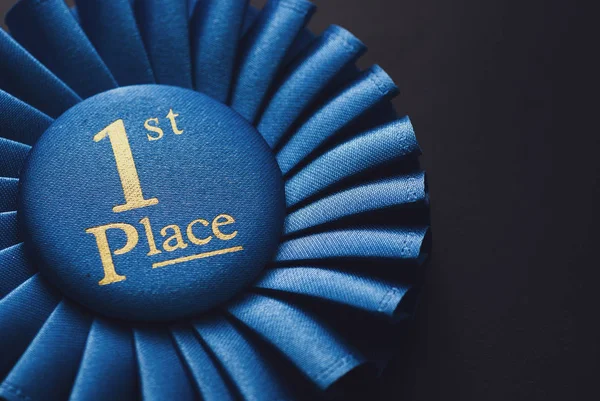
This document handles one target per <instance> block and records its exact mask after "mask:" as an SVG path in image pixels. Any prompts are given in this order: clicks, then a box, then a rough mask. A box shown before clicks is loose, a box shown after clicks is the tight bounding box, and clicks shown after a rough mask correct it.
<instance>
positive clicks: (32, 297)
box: [0, 274, 60, 380]
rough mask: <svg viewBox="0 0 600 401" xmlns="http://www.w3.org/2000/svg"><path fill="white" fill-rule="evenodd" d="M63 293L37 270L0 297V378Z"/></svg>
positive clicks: (20, 353) (19, 354) (24, 347)
mask: <svg viewBox="0 0 600 401" xmlns="http://www.w3.org/2000/svg"><path fill="white" fill-rule="evenodd" d="M59 301H60V297H59V296H58V295H57V294H56V292H55V290H54V289H53V288H52V287H50V286H49V285H48V284H46V282H45V281H43V280H42V279H41V278H40V277H39V275H38V274H36V275H35V276H33V277H31V278H30V279H29V280H27V281H26V282H24V283H23V284H21V285H20V286H19V287H17V288H16V289H15V290H14V291H12V292H11V293H10V294H8V295H7V296H6V297H5V298H3V299H1V300H0V354H1V355H2V358H0V380H1V379H3V378H4V377H5V376H6V374H7V373H8V372H9V371H10V369H11V368H12V367H13V366H14V364H15V363H16V362H17V361H18V360H19V357H20V356H21V355H22V354H23V351H25V349H26V348H27V346H28V345H29V343H30V342H31V340H32V339H33V338H34V337H35V335H36V334H37V333H38V332H39V330H40V328H41V327H42V325H43V324H44V322H45V321H46V319H47V318H48V316H49V315H50V313H52V311H53V310H54V308H55V307H56V305H57V304H58V302H59Z"/></svg>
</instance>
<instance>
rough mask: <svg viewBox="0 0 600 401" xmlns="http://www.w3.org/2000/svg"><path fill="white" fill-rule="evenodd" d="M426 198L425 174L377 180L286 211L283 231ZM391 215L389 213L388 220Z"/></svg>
mask: <svg viewBox="0 0 600 401" xmlns="http://www.w3.org/2000/svg"><path fill="white" fill-rule="evenodd" d="M426 199H427V194H426V191H425V174H424V173H418V174H416V175H409V176H403V177H395V178H390V179H384V180H379V181H376V182H371V183H367V184H362V185H359V186H357V187H353V188H350V189H347V190H345V191H342V192H338V193H335V194H333V195H330V196H328V197H326V198H323V199H320V200H318V201H316V202H313V203H311V204H309V205H307V206H305V207H303V208H302V209H298V210H296V211H294V212H292V213H290V214H288V215H287V217H286V219H285V228H284V232H285V234H286V235H290V234H294V233H297V232H299V231H302V230H306V229H309V228H313V227H316V226H319V225H323V224H330V223H335V222H337V221H339V220H342V219H347V218H348V217H351V216H355V215H359V214H362V213H367V212H373V211H376V210H383V209H387V208H391V207H394V206H407V205H411V204H413V205H414V204H416V203H418V202H422V203H423V202H425V201H426ZM393 217H394V216H393V213H392V214H391V215H390V218H389V221H390V222H391V221H392V220H393ZM344 221H346V220H344ZM346 225H347V226H352V225H353V224H352V222H348V223H347V224H346Z"/></svg>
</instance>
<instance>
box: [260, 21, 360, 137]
mask: <svg viewBox="0 0 600 401" xmlns="http://www.w3.org/2000/svg"><path fill="white" fill-rule="evenodd" d="M364 51H365V46H364V44H363V43H362V42H360V41H359V40H358V39H356V37H355V36H354V35H352V34H351V33H349V32H348V31H346V30H345V29H343V28H341V27H338V26H331V27H329V28H328V29H327V30H326V31H325V32H324V33H323V34H322V35H321V36H320V37H319V38H318V39H317V40H315V41H314V43H313V44H312V45H311V47H310V49H309V51H308V52H307V54H306V55H305V56H304V57H302V59H301V60H300V61H299V62H298V64H297V65H296V66H295V67H294V69H293V70H292V72H291V73H290V74H289V75H288V76H286V77H285V79H284V80H283V82H282V84H281V86H279V87H278V88H277V92H276V93H275V95H274V96H273V97H272V99H271V100H270V101H269V104H268V105H267V107H266V110H265V112H264V114H263V115H262V117H261V120H260V123H259V124H258V131H259V132H260V133H261V134H262V135H263V137H264V138H265V140H266V141H267V143H268V144H269V145H270V146H271V147H272V148H273V147H275V145H276V144H277V143H278V142H279V141H280V139H281V138H282V137H283V135H284V134H285V133H286V132H287V131H288V130H289V129H290V127H291V126H292V124H293V123H294V122H295V121H296V120H297V119H298V118H299V117H300V115H301V113H302V112H303V111H304V110H306V108H307V107H308V106H309V105H310V104H311V103H312V102H314V100H315V98H316V97H317V96H318V95H319V94H320V93H321V92H322V91H323V89H324V88H325V87H326V86H327V85H328V84H329V83H330V82H331V81H332V80H333V79H334V77H335V76H337V75H338V74H339V72H340V71H341V70H342V69H343V68H344V67H345V66H347V65H348V64H349V63H352V62H353V61H354V60H356V59H357V58H358V57H359V56H360V55H361V54H362V53H363V52H364Z"/></svg>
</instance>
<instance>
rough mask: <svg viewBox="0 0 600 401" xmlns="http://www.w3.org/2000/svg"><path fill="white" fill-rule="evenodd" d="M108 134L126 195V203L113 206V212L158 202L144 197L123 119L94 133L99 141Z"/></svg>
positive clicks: (96, 140)
mask: <svg viewBox="0 0 600 401" xmlns="http://www.w3.org/2000/svg"><path fill="white" fill-rule="evenodd" d="M107 136H108V138H109V139H110V144H111V146H112V150H113V153H114V155H115V162H116V164H117V172H118V173H119V178H120V179H121V186H122V187H123V194H124V195H125V204H123V205H117V206H115V207H113V212H115V213H120V212H126V211H128V210H134V209H141V208H143V207H147V206H152V205H156V204H158V199H157V198H151V199H144V195H143V193H142V186H141V184H140V177H139V176H138V172H137V169H136V168H135V162H134V161H133V154H132V153H131V147H130V146H129V139H128V138H127V131H126V130H125V124H124V123H123V120H117V121H115V122H114V123H112V124H110V125H109V126H107V127H106V128H104V129H103V130H102V131H100V132H98V133H97V134H96V135H94V142H99V141H101V140H102V139H104V138H106V137H107Z"/></svg>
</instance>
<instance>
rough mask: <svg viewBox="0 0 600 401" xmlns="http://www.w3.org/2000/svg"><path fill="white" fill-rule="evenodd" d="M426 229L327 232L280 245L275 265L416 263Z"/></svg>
mask: <svg viewBox="0 0 600 401" xmlns="http://www.w3.org/2000/svg"><path fill="white" fill-rule="evenodd" d="M427 233H428V229H427V228H398V229H355V230H338V231H328V232H325V233H319V234H313V235H308V236H306V237H300V238H296V239H292V240H289V241H286V242H284V243H283V244H281V246H280V247H279V251H278V253H277V256H276V257H275V261H276V263H277V264H286V263H289V262H302V261H313V260H327V259H346V258H350V259H398V260H412V261H418V260H419V259H420V258H421V257H422V256H423V255H422V254H421V246H422V245H423V241H424V240H425V237H426V235H427Z"/></svg>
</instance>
